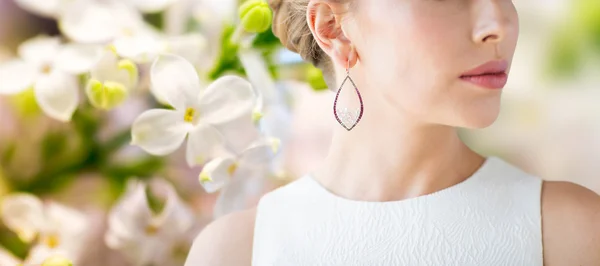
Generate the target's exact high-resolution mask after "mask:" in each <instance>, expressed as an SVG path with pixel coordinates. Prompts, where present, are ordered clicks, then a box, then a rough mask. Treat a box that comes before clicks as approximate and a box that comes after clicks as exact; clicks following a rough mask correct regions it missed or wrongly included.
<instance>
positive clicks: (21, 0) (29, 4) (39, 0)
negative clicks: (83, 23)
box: [15, 0, 72, 18]
mask: <svg viewBox="0 0 600 266" xmlns="http://www.w3.org/2000/svg"><path fill="white" fill-rule="evenodd" d="M69 1H72V0H15V3H17V5H19V6H20V7H21V8H23V9H25V10H27V11H29V12H32V13H35V14H38V15H41V16H44V17H49V18H57V17H59V16H60V13H61V12H62V10H63V9H64V7H65V6H66V4H68V3H69Z"/></svg>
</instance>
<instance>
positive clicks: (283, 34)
mask: <svg viewBox="0 0 600 266" xmlns="http://www.w3.org/2000/svg"><path fill="white" fill-rule="evenodd" d="M328 1H331V2H336V3H343V2H348V1H349V0H328ZM309 2H310V0H269V5H270V6H271V9H272V10H273V26H272V27H273V33H274V34H275V36H277V37H278V38H279V40H280V41H281V43H282V44H283V45H284V46H285V47H286V48H287V49H289V50H290V51H292V52H295V53H298V54H300V56H301V57H302V59H304V60H305V61H307V62H309V63H311V64H313V65H314V66H315V67H317V68H319V69H321V70H322V71H323V77H324V78H325V82H326V83H327V86H329V88H330V89H331V88H333V87H335V83H336V81H335V73H334V72H335V71H334V69H333V63H332V61H331V58H330V57H329V56H328V55H327V54H326V53H325V52H324V51H323V50H322V49H321V47H319V45H318V44H317V41H316V40H315V38H314V36H313V35H312V32H311V31H310V28H309V26H308V22H307V21H306V12H307V7H308V3H309Z"/></svg>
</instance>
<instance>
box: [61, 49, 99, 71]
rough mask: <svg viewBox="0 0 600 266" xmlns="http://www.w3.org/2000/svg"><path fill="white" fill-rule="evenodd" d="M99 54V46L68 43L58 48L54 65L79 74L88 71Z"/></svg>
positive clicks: (96, 60)
mask: <svg viewBox="0 0 600 266" xmlns="http://www.w3.org/2000/svg"><path fill="white" fill-rule="evenodd" d="M101 55H102V47H101V46H98V45H89V44H78V43H70V44H66V45H64V46H63V47H62V48H61V49H60V51H59V52H58V54H57V55H56V58H55V60H54V66H56V67H57V68H59V69H61V70H63V71H66V72H69V73H72V74H81V73H84V72H87V71H90V69H91V68H92V66H94V65H95V64H96V62H98V60H99V59H100V56H101Z"/></svg>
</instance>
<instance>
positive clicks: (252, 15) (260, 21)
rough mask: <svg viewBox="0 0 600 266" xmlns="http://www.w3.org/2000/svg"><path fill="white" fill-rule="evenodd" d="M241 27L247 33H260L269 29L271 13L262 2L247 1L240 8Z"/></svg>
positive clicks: (264, 2)
mask: <svg viewBox="0 0 600 266" xmlns="http://www.w3.org/2000/svg"><path fill="white" fill-rule="evenodd" d="M239 13H240V20H241V25H242V27H244V29H245V30H246V31H248V32H252V33H261V32H264V31H266V30H268V29H269V27H271V20H273V13H272V12H271V8H270V7H269V4H268V3H267V2H266V1H264V0H248V1H246V2H244V3H243V4H242V5H241V6H240V8H239Z"/></svg>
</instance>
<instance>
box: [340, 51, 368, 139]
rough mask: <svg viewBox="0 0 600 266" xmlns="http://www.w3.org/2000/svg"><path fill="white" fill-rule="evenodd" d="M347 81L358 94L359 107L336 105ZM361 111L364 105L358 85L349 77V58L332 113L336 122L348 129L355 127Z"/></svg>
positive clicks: (361, 113)
mask: <svg viewBox="0 0 600 266" xmlns="http://www.w3.org/2000/svg"><path fill="white" fill-rule="evenodd" d="M348 81H350V83H351V84H352V86H353V87H354V90H355V91H356V94H357V95H358V100H359V101H360V109H355V110H349V109H348V108H347V107H344V108H343V109H342V108H338V106H337V105H338V98H339V97H340V92H342V89H343V88H344V84H346V82H348ZM363 112H364V107H363V100H362V96H361V95H360V91H358V87H356V84H354V80H352V78H351V77H350V59H348V66H347V68H346V78H345V79H344V81H343V82H342V85H341V86H340V88H339V89H338V91H337V94H336V95H335V102H334V103H333V114H334V115H335V119H336V120H337V121H338V123H340V125H342V127H344V128H345V129H346V130H348V131H350V130H352V129H353V128H354V127H356V125H357V124H358V122H360V119H361V118H362V116H363Z"/></svg>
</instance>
